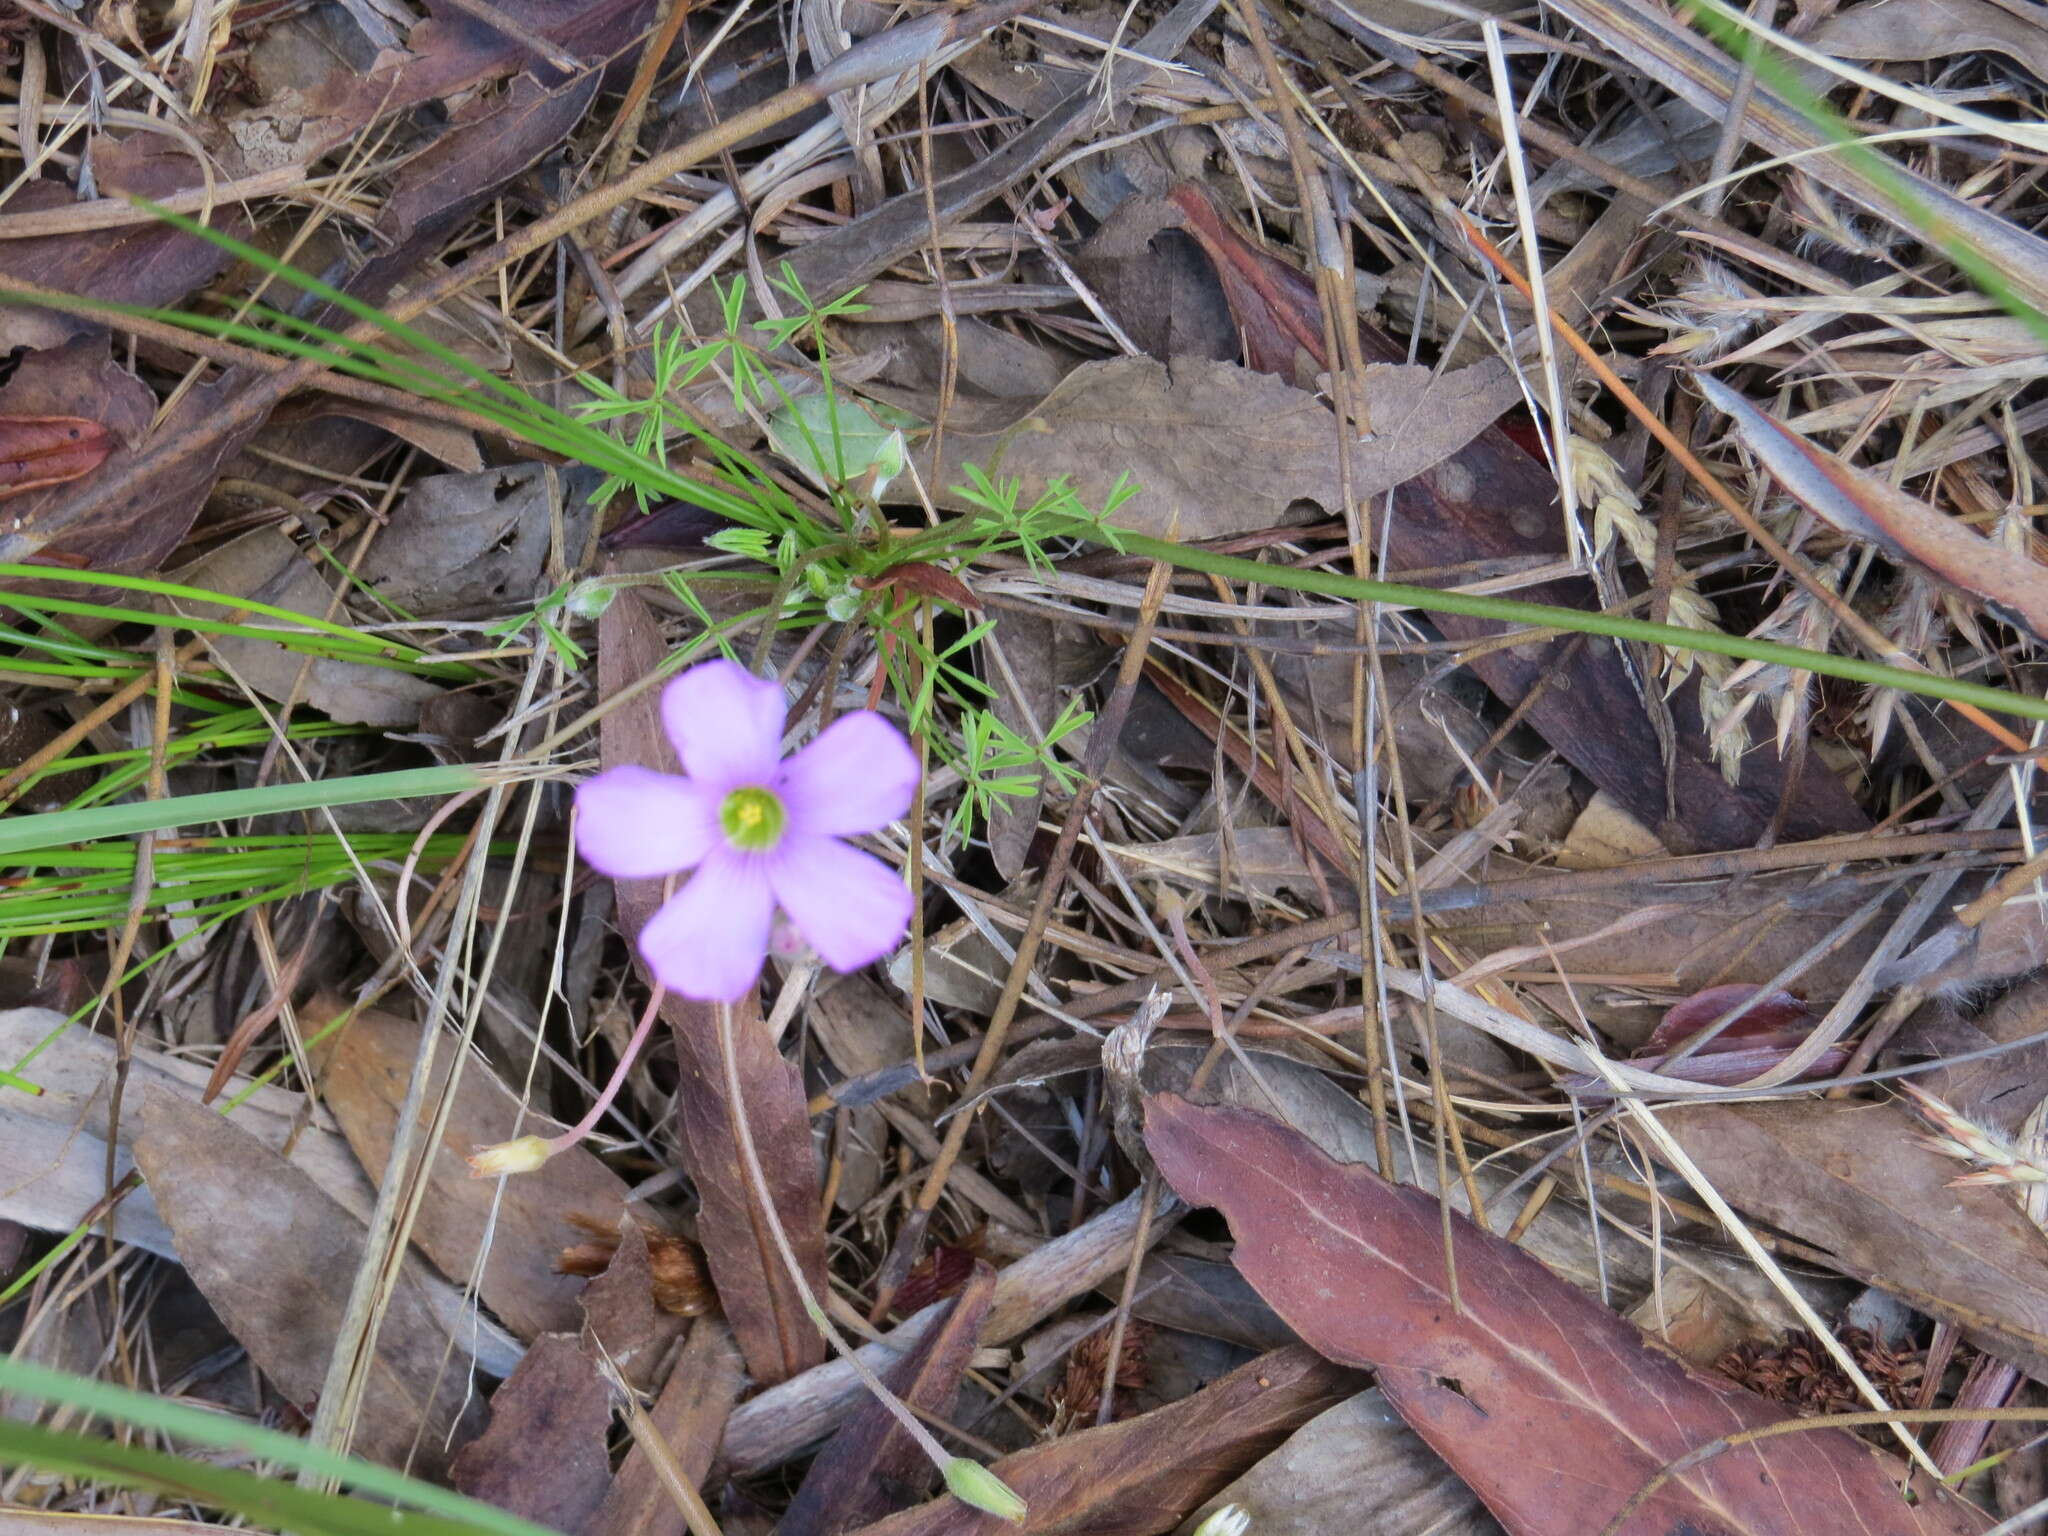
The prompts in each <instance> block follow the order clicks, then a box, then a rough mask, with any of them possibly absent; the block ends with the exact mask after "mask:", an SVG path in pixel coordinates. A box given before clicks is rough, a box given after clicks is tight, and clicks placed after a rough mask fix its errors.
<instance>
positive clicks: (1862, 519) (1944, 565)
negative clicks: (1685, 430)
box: [1694, 373, 2048, 636]
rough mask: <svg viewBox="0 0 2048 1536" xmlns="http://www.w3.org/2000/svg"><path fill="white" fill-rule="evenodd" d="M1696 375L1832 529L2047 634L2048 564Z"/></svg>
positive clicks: (1746, 437) (1760, 455)
mask: <svg viewBox="0 0 2048 1536" xmlns="http://www.w3.org/2000/svg"><path fill="white" fill-rule="evenodd" d="M1694 378H1695V380H1696V381H1697V382H1698V384H1699V387H1700V392H1701V393H1702V394H1704V395H1705V396H1706V397H1707V400H1708V402H1709V403H1710V404H1711V405H1713V406H1714V408H1715V409H1716V410H1719V411H1721V412H1723V413H1724V414H1726V415H1727V416H1728V418H1729V419H1730V420H1731V421H1733V422H1734V423H1735V429H1736V431H1737V433H1739V434H1740V436H1741V438H1742V440H1743V442H1745V443H1746V444H1748V445H1749V448H1750V450H1751V451H1752V452H1753V453H1755V454H1756V456H1757V458H1758V459H1760V460H1761V461H1762V462H1763V465H1764V467H1765V468H1766V469H1768V470H1770V472H1771V473H1772V474H1773V475H1775V476H1777V477H1778V480H1779V481H1780V482H1781V483H1782V484H1783V485H1784V487H1785V489H1786V490H1788V491H1790V492H1791V493H1792V494H1793V495H1794V496H1795V497H1797V498H1798V500H1799V502H1800V504H1801V505H1803V506H1805V507H1806V508H1807V509H1808V510H1809V511H1811V512H1812V513H1813V514H1814V515H1815V516H1816V517H1819V518H1820V519H1821V520H1822V521H1824V522H1825V523H1827V524H1828V525H1829V526H1830V527H1831V528H1833V529H1835V530H1836V531H1837V532H1838V533H1841V534H1844V535H1846V536H1847V537H1849V538H1852V539H1856V540H1859V541H1861V542H1863V543H1867V544H1875V545H1876V546H1877V547H1878V548H1879V549H1880V550H1882V551H1884V553H1885V554H1887V555H1889V556H1890V557H1891V558H1893V559H1895V560H1902V561H1905V562H1907V563H1909V564H1911V565H1913V566H1916V567H1918V568H1919V569H1921V570H1923V571H1926V572H1927V573H1928V574H1929V575H1932V576H1934V577H1936V578H1938V579H1940V580H1942V581H1945V582H1948V583H1949V584H1950V585H1952V586H1957V587H1961V588H1962V589H1963V590H1964V591H1965V592H1969V593H1972V594H1974V595H1975V596H1977V597H1979V598H1981V599H1983V600H1984V602H1986V603H1987V604H1989V605H1990V606H1991V608H1992V611H1993V612H1995V613H1996V614H1997V615H1998V616H1999V617H2000V618H2003V619H2005V620H2007V621H2008V622H2010V623H2014V624H2021V625H2024V626H2025V627H2026V628H2028V629H2029V630H2032V631H2033V632H2034V634H2036V635H2041V636H2048V570H2043V569H2042V568H2041V567H2040V566H2037V565H2035V564H2034V563H2033V562H2032V561H2031V560H2028V559H2026V558H2024V557H2023V556H2020V555H2016V554H2014V553H2013V552H2012V551H2010V550H2008V549H2006V548H2004V547H2002V546H2001V545H1998V544H1994V543H1993V542H1992V541H1991V540H1990V539H1987V538H1985V537H1984V536H1983V535H1982V534H1978V533H1973V532H1971V531H1970V529H1968V528H1967V527H1965V526H1964V525H1963V524H1962V523H1960V522H1957V521H1956V520H1955V519H1954V518H1952V517H1948V516H1945V515H1944V514H1942V513H1941V512H1938V511H1936V510H1935V509H1934V508H1933V507H1931V506H1929V505H1928V504H1927V503H1926V502H1924V501H1922V500H1920V498H1919V497H1917V496H1909V495H1907V494H1906V493H1905V492H1904V491H1901V490H1899V489H1897V488H1896V487H1893V486H1890V485H1887V484H1886V483H1885V482H1884V481H1882V480H1880V479H1878V478H1877V477H1876V476H1875V475H1871V474H1868V473H1866V472H1865V471H1863V470H1860V469H1858V468H1856V467H1855V466H1854V465H1852V464H1848V463H1845V462H1844V461H1843V460H1841V459H1839V458H1837V457H1835V455H1833V454H1831V453H1826V452H1823V451H1822V450H1821V449H1819V448H1817V447H1815V446H1814V445H1813V444H1812V443H1810V442H1808V441H1807V440H1806V439H1805V438H1803V437H1801V436H1800V435H1799V434H1798V433H1796V432H1794V431H1792V430H1790V429H1789V428H1787V427H1785V426H1783V425H1782V424H1781V423H1779V422H1778V421H1776V420H1774V419H1773V418H1772V417H1770V416H1768V415H1766V414H1765V413H1764V412H1762V411H1760V410H1758V409H1757V408H1756V407H1755V406H1753V405H1751V404H1750V403H1749V402H1748V401H1747V400H1745V399H1744V398H1743V397H1742V396H1741V395H1739V394H1737V393H1736V392H1735V391H1734V390H1732V389H1730V388H1729V387H1728V386H1727V385H1726V384H1723V383H1722V382H1721V381H1720V380H1719V379H1716V378H1713V377H1711V376H1710V375H1707V374H1704V373H1702V374H1695V375H1694Z"/></svg>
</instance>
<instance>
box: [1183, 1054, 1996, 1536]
mask: <svg viewBox="0 0 2048 1536" xmlns="http://www.w3.org/2000/svg"><path fill="white" fill-rule="evenodd" d="M1146 1109H1147V1113H1146V1125H1145V1141H1146V1145H1147V1146H1148V1147H1149V1148H1150V1149H1151V1152H1152V1155H1153V1157H1154V1159H1155V1160H1156V1161H1157V1162H1158V1165H1159V1171H1160V1173H1161V1174H1163V1175H1164V1176H1165V1177H1166V1179H1167V1181H1168V1182H1169V1183H1171V1184H1172V1185H1173V1186H1174V1188H1175V1189H1176V1190H1178V1191H1179V1192H1180V1193H1181V1195H1182V1196H1183V1197H1184V1198H1186V1199H1187V1200H1189V1201H1190V1202H1192V1203H1194V1204H1197V1205H1213V1206H1217V1207H1220V1208H1221V1209H1222V1210H1223V1213H1224V1215H1225V1216H1226V1217H1227V1218H1228V1219H1229V1221H1230V1227H1231V1232H1232V1235H1233V1236H1234V1237H1235V1238H1236V1240H1237V1249H1236V1254H1235V1258H1236V1262H1237V1265H1238V1267H1239V1268H1240V1269H1241V1270H1243V1271H1244V1274H1245V1277H1246V1278H1247V1279H1248V1280H1250V1281H1251V1282H1252V1284H1253V1285H1254V1286H1256V1287H1257V1288H1258V1290H1259V1293H1260V1294H1261V1295H1262V1296H1264V1297H1265V1298H1266V1300H1267V1301H1268V1302H1270V1303H1271V1304H1272V1305H1273V1307H1274V1309H1275V1310H1276V1311H1278V1312H1279V1313H1280V1315H1281V1316H1282V1317H1283V1318H1285V1319H1286V1320H1287V1321H1288V1323H1289V1324H1291V1325H1292V1326H1293V1327H1294V1329H1295V1330H1296V1331H1297V1332H1298V1333H1300V1334H1301V1336H1302V1337H1303V1338H1305V1339H1307V1340H1309V1341H1310V1343H1312V1344H1313V1345H1314V1346H1315V1347H1316V1348H1317V1349H1319V1350H1321V1351H1323V1352H1324V1353H1325V1354H1327V1355H1329V1356H1331V1357H1332V1358H1334V1359H1339V1360H1343V1361H1346V1362H1348V1363H1350V1364H1353V1365H1359V1366H1370V1367H1372V1368H1374V1369H1375V1370H1376V1371H1377V1372H1378V1375H1379V1385H1380V1389H1381V1390H1382V1391H1383V1392H1385V1393H1386V1395H1387V1398H1388V1401H1390V1402H1392V1403H1393V1404H1394V1406H1395V1407H1396V1408H1397V1409H1398V1410H1399V1411H1400V1413H1401V1416H1402V1417H1403V1418H1404V1419H1406V1420H1407V1421H1408V1423H1409V1424H1410V1426H1412V1427H1413V1428H1414V1429H1415V1430H1416V1432H1417V1433H1418V1434H1420V1435H1421V1436H1422V1437H1423V1439H1425V1440H1426V1441H1428V1442H1429V1444H1430V1445H1431V1446H1432V1447H1433V1448H1434V1449H1435V1450H1436V1451H1437V1453H1438V1454H1439V1455H1441V1456H1442V1457H1443V1458H1444V1459H1445V1460H1446V1461H1448V1462H1449V1463H1450V1464H1451V1466H1452V1467H1453V1469H1455V1470H1456V1471H1457V1473H1458V1475H1459V1476H1461V1477H1463V1478H1464V1479H1465V1481H1466V1482H1467V1483H1468V1484H1470V1485H1471V1487H1472V1488H1473V1490H1474V1491H1475V1492H1476V1493H1477V1494H1478V1495H1479V1496H1480V1497H1481V1498H1482V1499H1483V1500H1485V1501H1486V1504H1487V1507H1488V1508H1489V1509H1491V1510H1492V1511H1493V1513H1494V1514H1495V1515H1496V1516H1497V1517H1498V1518H1499V1519H1500V1520H1501V1522H1502V1523H1503V1524H1504V1525H1506V1526H1507V1527H1508V1529H1509V1530H1511V1531H1514V1532H1516V1533H1517V1536H1539V1533H1540V1536H1550V1533H1555V1536H1587V1533H1590V1532H1595V1531H1599V1530H1601V1529H1603V1527H1605V1526H1606V1524H1607V1523H1608V1522H1609V1521H1610V1520H1611V1519H1613V1518H1614V1516H1615V1515H1616V1514H1617V1513H1619V1511H1620V1510H1621V1508H1622V1506H1623V1505H1624V1504H1625V1503H1626V1502H1627V1501H1628V1499H1629V1498H1630V1497H1631V1496H1632V1495H1634V1494H1635V1493H1636V1491H1637V1490H1638V1489H1639V1488H1641V1487H1642V1486H1643V1485H1644V1484H1645V1483H1647V1482H1648V1481H1649V1480H1650V1479H1651V1478H1652V1477H1654V1476H1655V1475H1656V1474H1657V1473H1658V1472H1659V1471H1660V1470H1661V1469H1662V1468H1664V1467H1665V1466H1666V1465H1668V1464H1669V1463H1671V1462H1673V1461H1675V1460H1677V1459H1678V1458H1679V1457H1681V1456H1683V1455H1685V1454H1686V1453H1687V1452H1689V1451H1692V1450H1695V1449H1697V1448H1699V1447H1702V1446H1705V1445H1708V1444H1710V1443H1711V1442H1713V1441H1714V1440H1716V1439H1717V1438H1719V1437H1721V1436H1724V1435H1730V1434H1735V1433H1738V1432H1740V1431H1742V1430H1745V1429H1752V1428H1757V1427H1760V1426H1762V1425H1765V1424H1768V1423H1772V1422H1775V1421H1776V1420H1778V1419H1779V1418H1780V1417H1781V1416H1780V1415H1779V1414H1778V1413H1776V1412H1775V1411H1774V1410H1772V1409H1771V1408H1770V1407H1769V1405H1767V1404H1765V1403H1764V1402H1763V1401H1762V1400H1761V1399H1759V1398H1756V1397H1754V1396H1752V1395H1751V1394H1748V1393H1745V1392H1743V1391H1741V1390H1740V1389H1738V1388H1735V1387H1733V1386H1732V1385H1730V1384H1728V1383H1726V1382H1717V1381H1715V1380H1713V1379H1712V1378H1710V1377H1708V1376H1706V1375H1704V1374H1702V1373H1700V1372H1697V1371H1694V1370H1693V1369H1691V1368H1690V1367H1688V1366H1687V1365H1685V1364H1684V1363H1683V1362H1682V1361H1680V1360H1678V1359H1677V1358H1676V1357H1674V1356H1671V1355H1668V1354H1666V1353H1664V1352H1663V1351H1661V1350H1659V1349H1657V1348H1655V1347H1653V1346H1652V1345H1651V1344H1650V1343H1649V1342H1648V1341H1647V1340H1646V1339H1645V1338H1644V1337H1643V1335H1641V1334H1640V1333H1638V1332H1637V1331H1636V1329H1634V1328H1633V1327H1631V1326H1630V1325H1629V1324H1628V1323H1627V1322H1625V1321H1623V1320H1622V1319H1621V1318H1620V1317H1617V1316H1616V1315H1615V1314H1614V1313H1613V1312H1611V1311H1609V1310H1608V1309H1607V1308H1606V1307H1604V1306H1602V1305H1600V1303H1599V1302H1597V1301H1596V1300H1594V1299H1593V1298H1592V1297H1590V1296H1588V1295H1586V1294H1585V1293H1584V1292H1582V1291H1580V1290H1578V1289H1577V1288H1575V1287H1574V1286H1572V1285H1570V1284H1569V1283H1568V1282H1566V1281H1564V1280H1561V1279H1559V1278H1558V1277H1556V1276H1555V1275H1552V1274H1551V1273H1550V1272H1549V1271H1548V1270H1546V1269H1545V1268H1544V1267H1543V1266H1542V1265H1541V1264H1539V1263H1538V1262H1537V1261H1536V1260H1535V1259H1533V1258H1531V1257H1530V1256H1529V1255H1528V1254H1526V1253H1524V1252H1523V1251H1522V1250H1521V1249H1520V1248H1517V1247H1516V1246H1515V1245H1513V1244H1512V1243H1509V1242H1506V1241H1504V1240H1503V1239H1500V1238H1497V1237H1494V1236H1492V1235H1490V1234H1488V1233H1485V1232H1481V1231H1479V1230H1478V1229H1477V1228H1475V1227H1473V1226H1472V1225H1471V1224H1470V1223H1468V1222H1467V1221H1465V1220H1464V1219H1463V1218H1462V1217H1457V1216H1453V1217H1452V1218H1451V1229H1450V1230H1451V1233H1452V1236H1451V1238H1450V1239H1448V1240H1449V1241H1451V1242H1453V1243H1454V1244H1455V1250H1456V1262H1457V1277H1458V1279H1457V1296H1456V1298H1455V1299H1454V1298H1453V1296H1452V1293H1451V1287H1450V1284H1449V1280H1448V1276H1447V1274H1446V1267H1445V1243H1446V1241H1447V1239H1446V1237H1445V1228H1444V1224H1443V1223H1444V1213H1443V1211H1442V1209H1441V1207H1440V1205H1439V1203H1438V1202H1437V1201H1436V1200H1435V1199H1434V1198H1432V1197H1431V1196H1429V1195H1426V1194H1424V1193H1423V1192H1422V1191H1420V1190H1417V1189H1413V1188H1408V1187H1404V1186H1397V1185H1392V1184H1389V1183H1387V1182H1386V1181H1385V1180H1384V1179H1382V1178H1380V1177H1379V1175H1377V1174H1376V1173H1374V1172H1372V1170H1370V1169H1368V1168H1365V1167H1362V1166H1359V1165H1356V1164H1344V1163H1337V1162H1333V1161H1331V1160H1330V1159H1329V1158H1328V1157H1326V1156H1324V1155H1323V1154H1322V1153H1321V1152H1320V1151H1318V1150H1316V1148H1315V1147H1314V1146H1313V1145H1312V1144H1311V1143H1310V1142H1309V1141H1308V1140H1307V1138H1305V1137H1303V1136H1301V1135H1300V1134H1299V1133H1298V1132H1295V1131H1293V1130H1291V1129H1289V1128H1288V1127H1286V1126H1283V1125H1281V1124H1280V1123H1278V1122H1277V1121H1274V1120H1270V1119H1268V1118H1266V1117H1265V1116H1263V1115H1258V1114H1253V1113H1250V1112H1248V1111H1245V1110H1241V1109H1234V1108H1220V1107H1204V1106H1200V1105H1195V1104H1190V1103H1189V1102H1188V1101H1187V1100H1185V1099H1182V1098H1179V1097H1177V1096H1174V1095H1171V1094H1161V1095H1157V1096H1155V1097H1154V1098H1152V1099H1151V1100H1150V1101H1149V1102H1148V1104H1147V1106H1146ZM1982 1528H1983V1522H1982V1521H1981V1520H1980V1519H1978V1518H1976V1517H1974V1516H1973V1514H1971V1513H1970V1512H1967V1511H1965V1510H1964V1509H1962V1508H1961V1507H1960V1506H1956V1505H1950V1504H1943V1505H1928V1504H1923V1505H1920V1506H1917V1507H1916V1506H1910V1505H1908V1504H1906V1503H1905V1501H1904V1500H1903V1499H1902V1498H1901V1497H1900V1495H1899V1493H1898V1490H1897V1487H1896V1486H1895V1484H1894V1483H1893V1482H1892V1481H1891V1480H1890V1475H1889V1473H1888V1470H1887V1465H1886V1462H1885V1461H1884V1460H1883V1459H1882V1458H1881V1457H1880V1456H1879V1454H1878V1453H1877V1452H1875V1451H1873V1450H1872V1449H1871V1448H1870V1447H1868V1446H1866V1445H1864V1444H1862V1443H1861V1442H1859V1441H1857V1440H1856V1439H1854V1438H1853V1437H1852V1436H1849V1435H1847V1434H1843V1433H1841V1432H1839V1431H1831V1430H1829V1431H1816V1432H1814V1433H1811V1434H1798V1435H1788V1436H1782V1437H1778V1438H1775V1439H1771V1440H1766V1441H1761V1442H1756V1443H1753V1444H1750V1445H1745V1446H1741V1447H1738V1448H1735V1449H1732V1450H1729V1451H1726V1452H1724V1453H1723V1454H1721V1455H1719V1456H1717V1457H1714V1458H1713V1459H1711V1460H1709V1461H1706V1462H1704V1463H1703V1464H1701V1465H1699V1466H1697V1467H1694V1468H1693V1469H1691V1470H1689V1471H1687V1472H1685V1473H1683V1474H1681V1475H1680V1476H1678V1477H1675V1478H1673V1479H1672V1480H1671V1481H1670V1482H1668V1483H1666V1484H1665V1485H1664V1486H1663V1487H1662V1488H1661V1489H1659V1490H1658V1491H1657V1492H1656V1493H1655V1494H1653V1495H1652V1496H1651V1497H1650V1498H1649V1499H1648V1500H1647V1501H1646V1502H1645V1503H1644V1504H1643V1506H1642V1507H1641V1508H1640V1509H1639V1510H1638V1511H1637V1512H1636V1513H1635V1514H1634V1515H1633V1516H1632V1517H1631V1518H1630V1520H1629V1521H1628V1523H1627V1524H1626V1525H1625V1526H1623V1527H1622V1529H1623V1531H1624V1532H1625V1533H1627V1536H1651V1533H1656V1536H1676V1533H1678V1532H1682V1531H1714V1532H1716V1533H1727V1536H1737V1533H1755V1536H1799V1533H1811V1536H1858V1533H1868V1536H1879V1533H1882V1536H1899V1533H1904V1532H1922V1533H1927V1536H1933V1533H1936V1532H1947V1533H1956V1532H1964V1531H1975V1530H1981V1529H1982Z"/></svg>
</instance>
